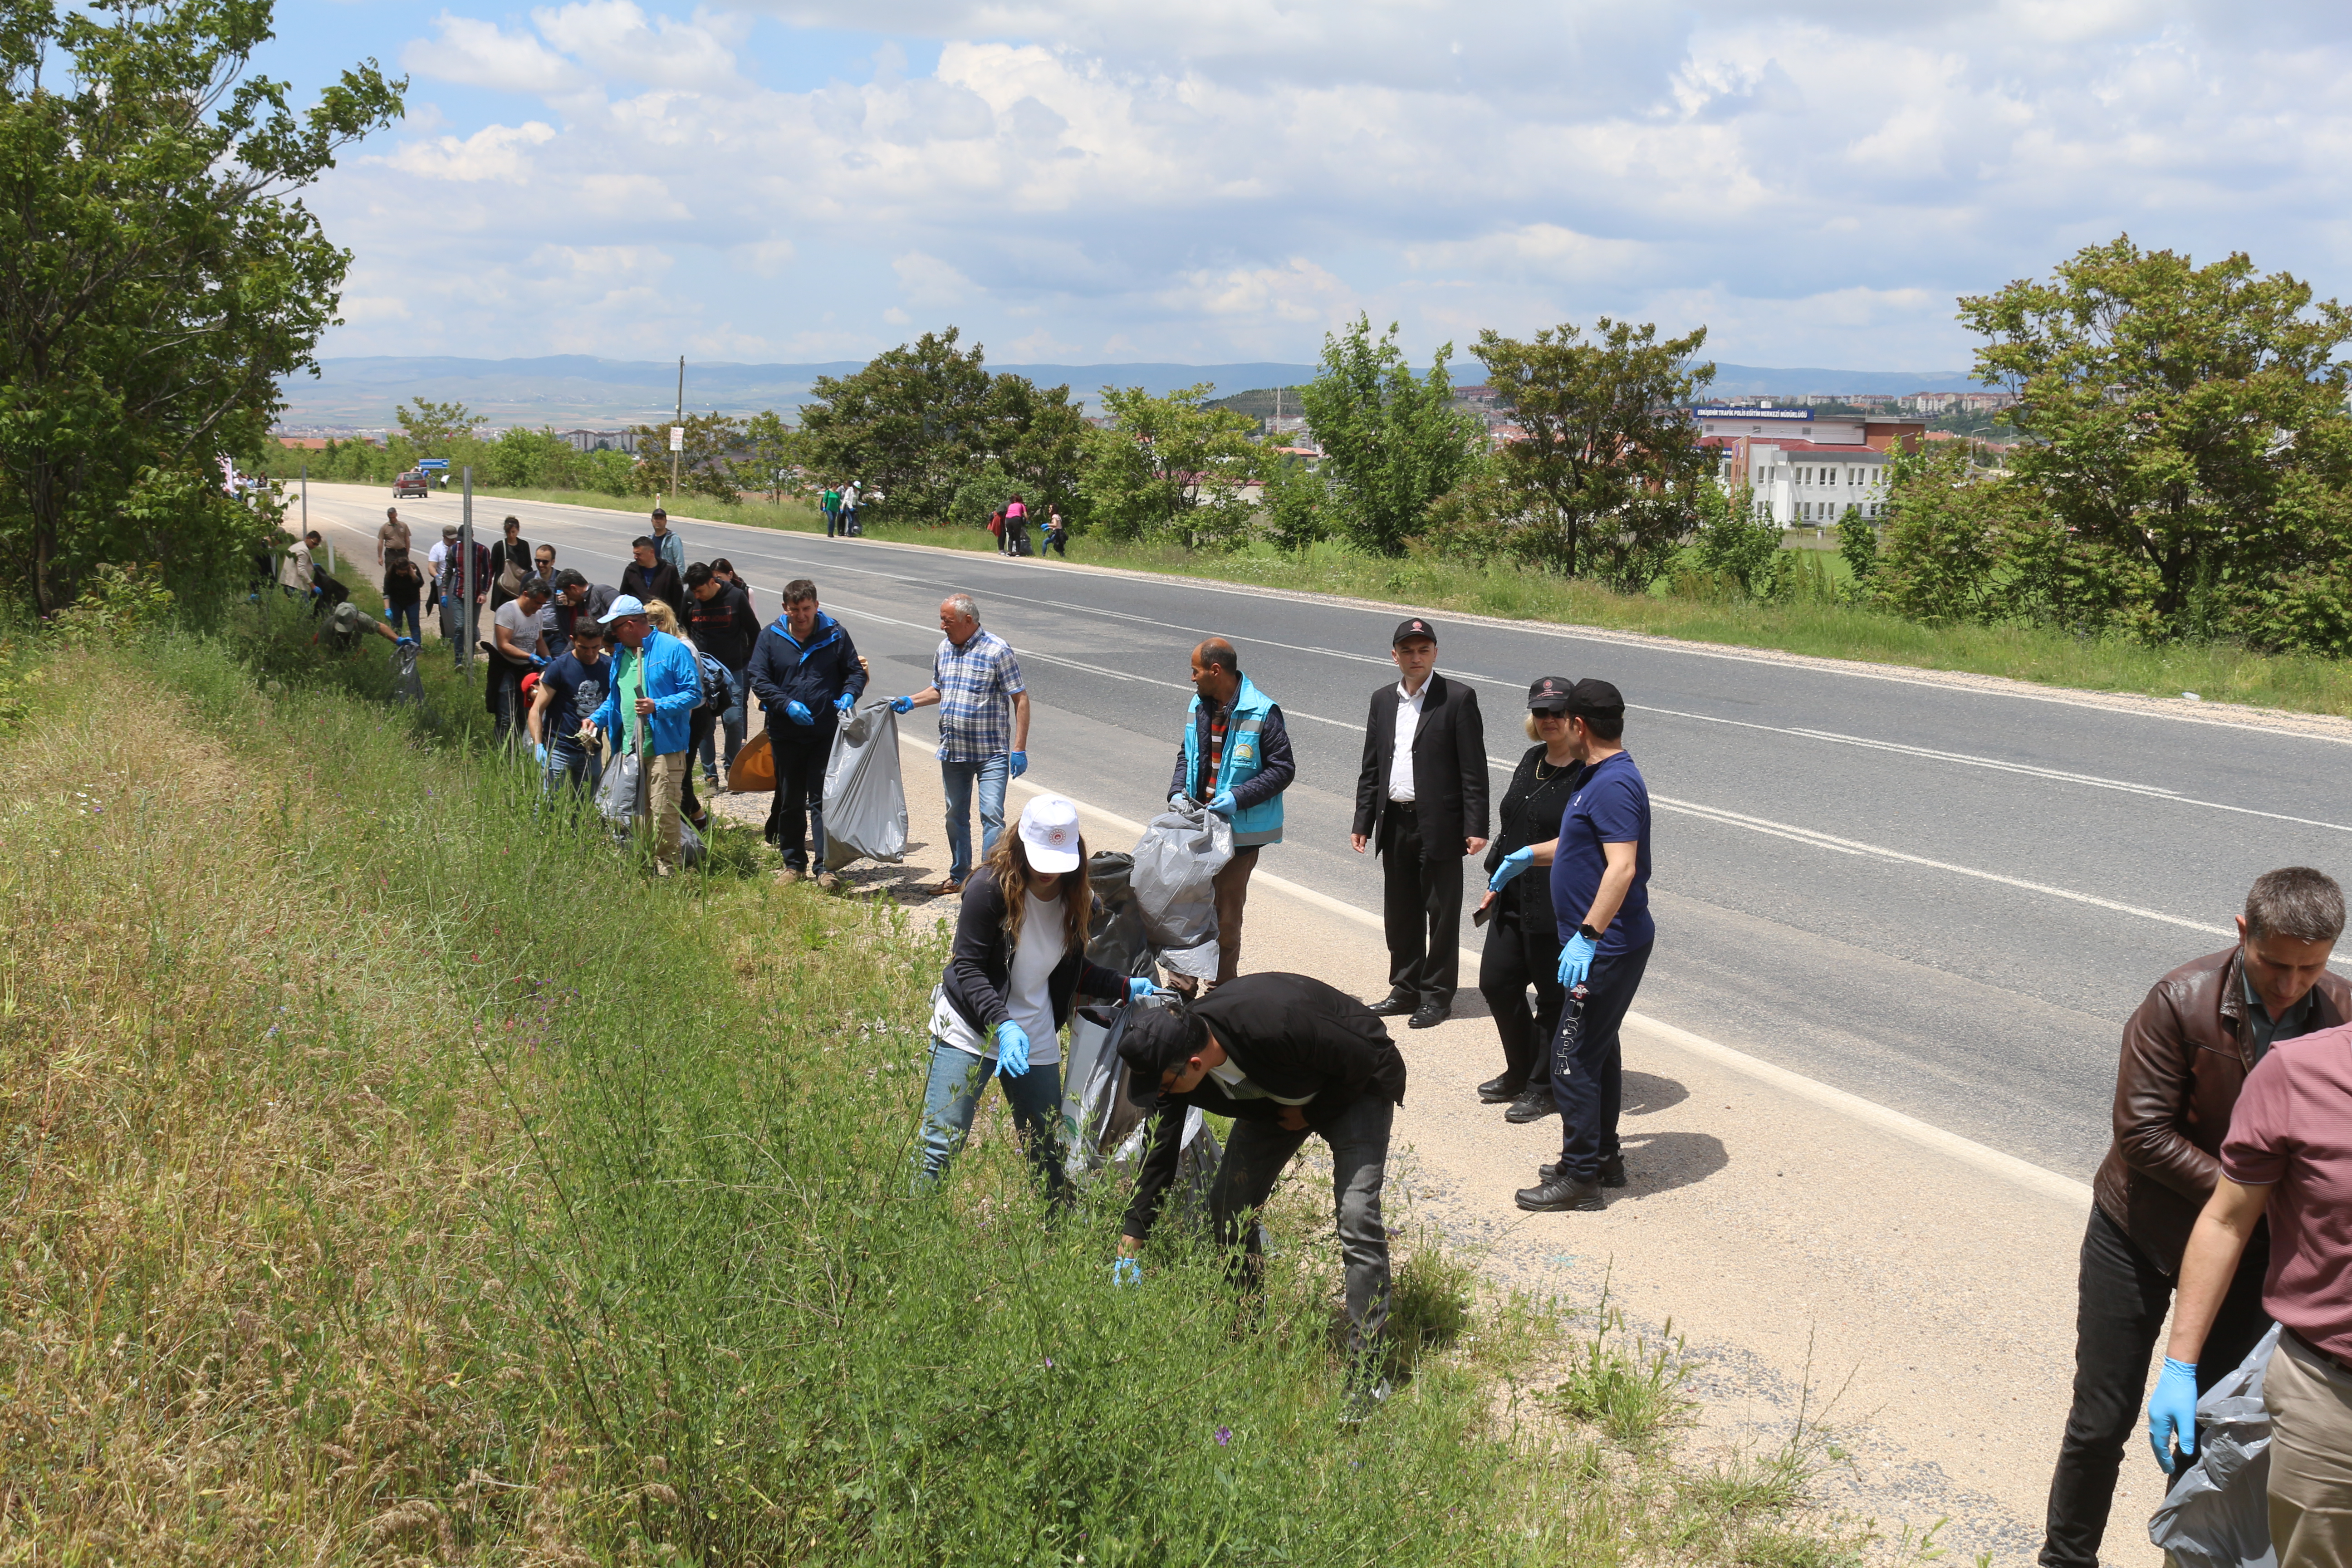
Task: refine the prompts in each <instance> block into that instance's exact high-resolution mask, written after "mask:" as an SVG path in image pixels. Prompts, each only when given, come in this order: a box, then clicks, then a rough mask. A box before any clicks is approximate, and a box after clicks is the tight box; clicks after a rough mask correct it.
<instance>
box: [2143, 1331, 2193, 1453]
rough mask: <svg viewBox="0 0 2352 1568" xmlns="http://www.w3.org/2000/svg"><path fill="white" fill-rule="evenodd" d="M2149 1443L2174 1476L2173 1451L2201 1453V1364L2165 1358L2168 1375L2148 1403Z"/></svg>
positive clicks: (2160, 1381)
mask: <svg viewBox="0 0 2352 1568" xmlns="http://www.w3.org/2000/svg"><path fill="white" fill-rule="evenodd" d="M2147 1442H2148V1447H2152V1448H2154V1449H2155V1450H2156V1462H2157V1463H2158V1464H2159V1465H2161V1466H2163V1467H2164V1472H2165V1474H2167V1475H2170V1474H2171V1473H2172V1455H2171V1452H2170V1450H2171V1449H2173V1448H2175V1447H2177V1448H2179V1450H2180V1451H2181V1452H2182V1453H2183V1454H2193V1453H2195V1452H2196V1451H2197V1363H2195V1362H2193V1361H2175V1360H2173V1359H2172V1358H2171V1357H2170V1356H2166V1357H2165V1358H2164V1375H2163V1376H2161V1377H2159V1378H2158V1379H2157V1380H2156V1394H2154V1396H2153V1397H2151V1398H2150V1399H2149V1400H2148V1402H2147Z"/></svg>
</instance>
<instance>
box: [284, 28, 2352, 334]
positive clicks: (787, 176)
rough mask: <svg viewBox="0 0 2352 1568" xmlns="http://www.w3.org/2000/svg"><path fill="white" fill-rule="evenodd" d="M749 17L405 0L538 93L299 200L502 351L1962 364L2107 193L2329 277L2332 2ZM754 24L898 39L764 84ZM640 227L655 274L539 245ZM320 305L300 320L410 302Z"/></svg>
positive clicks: (599, 250)
mask: <svg viewBox="0 0 2352 1568" xmlns="http://www.w3.org/2000/svg"><path fill="white" fill-rule="evenodd" d="M746 4H747V6H748V8H747V9H741V10H734V11H719V10H715V9H697V10H694V11H692V12H691V13H690V14H685V13H683V12H682V9H681V5H682V0H671V3H670V4H669V5H668V8H667V9H666V8H665V5H664V0H573V3H570V4H560V5H541V6H540V7H539V8H538V9H535V10H532V11H530V14H529V22H528V25H527V26H525V25H522V24H519V23H517V22H515V21H513V20H511V19H510V20H509V21H508V22H506V23H505V24H504V25H503V26H502V25H500V24H499V23H497V22H493V21H490V20H486V19H480V18H476V17H470V16H463V15H459V14H457V13H456V12H455V11H452V12H445V13H443V14H442V16H440V17H439V19H438V20H437V22H436V24H435V31H436V37H435V38H434V40H433V41H432V42H430V43H425V42H419V43H416V44H413V45H411V46H410V47H408V49H407V50H405V51H404V52H403V55H402V58H404V61H406V63H407V64H408V65H409V67H410V68H411V69H412V70H415V71H416V72H418V73H419V74H421V75H432V76H436V77H438V78H440V79H446V80H449V81H452V82H457V83H460V84H465V85H470V86H476V87H487V88H491V89H497V90H499V91H502V92H507V93H514V94H523V95H528V96H535V97H537V98H538V99H540V100H543V101H545V102H546V103H547V104H549V105H550V111H549V112H548V114H547V115H546V116H545V117H544V118H543V119H532V120H530V121H527V122H526V123H524V124H522V125H520V126H510V125H508V124H494V123H488V115H487V114H484V113H482V112H481V111H479V110H473V111H470V117H461V118H460V119H459V120H458V121H457V122H454V123H452V124H451V125H450V126H449V127H448V128H447V130H448V132H449V133H446V134H441V135H438V136H436V137H426V138H421V139H417V140H413V141H411V142H407V143H405V144H404V145H401V146H400V147H398V148H397V149H396V150H395V151H394V152H393V153H390V154H388V155H386V156H383V157H381V158H376V159H368V160H359V161H354V162H352V163H349V164H347V165H346V167H345V168H344V169H342V170H341V171H338V173H337V174H335V175H334V177H333V178H332V180H331V182H330V183H329V185H328V187H327V189H326V190H325V191H323V192H322V193H321V195H320V200H321V203H322V204H323V205H326V206H328V207H330V208H331V209H332V216H333V218H334V221H335V223H336V225H337V227H336V230H335V232H336V234H337V237H338V238H339V240H341V242H342V243H345V244H351V245H354V246H355V247H360V248H361V250H362V256H363V257H367V258H369V260H370V265H371V267H372V268H373V270H372V271H371V272H370V274H369V286H368V289H367V291H366V292H367V295H368V297H369V298H370V299H371V300H378V299H396V298H407V299H409V300H411V301H412V304H413V306H414V314H415V321H425V322H432V323H436V330H443V329H446V331H449V332H450V333H451V334H452V337H453V340H454V341H461V342H472V343H474V344H475V345H477V347H476V349H475V352H481V353H531V352H539V351H540V350H541V349H543V348H544V347H545V346H546V345H547V344H548V343H550V342H554V341H556V340H557V339H558V338H562V339H563V340H564V341H566V342H580V341H583V334H584V333H593V332H596V331H609V332H611V333H613V334H615V335H614V339H613V341H612V342H608V343H607V344H606V345H605V346H604V347H602V348H600V349H598V350H597V352H601V353H617V352H621V350H622V348H623V347H624V346H625V342H635V341H636V340H637V339H640V338H642V339H644V340H645V341H646V342H652V341H654V340H656V339H660V338H663V337H664V335H665V334H667V338H668V341H672V342H683V341H686V340H688V338H690V337H691V336H692V334H695V333H702V334H706V335H714V334H715V336H711V337H710V341H714V342H716V341H722V340H723V341H726V342H735V343H737V344H739V345H744V344H752V343H767V344H772V345H776V349H775V352H778V353H784V352H786V347H785V345H790V344H793V343H796V342H806V343H814V342H820V341H821V342H824V343H827V344H829V345H832V347H831V350H830V352H833V353H854V352H863V351H864V350H869V349H872V348H876V347H880V346H884V344H885V343H887V342H889V341H894V340H893V339H892V338H890V337H889V336H888V335H887V334H888V333H889V332H893V331H897V330H898V329H900V328H914V327H924V326H933V325H943V324H945V323H946V322H947V321H956V322H958V323H959V324H961V326H963V327H964V329H965V331H966V335H967V337H968V338H975V339H982V340H984V341H986V342H989V343H990V344H991V345H992V348H993V347H994V346H995V345H997V344H999V343H1013V342H1020V343H1023V344H1030V343H1034V344H1041V345H1042V344H1046V343H1055V344H1101V345H1110V346H1105V347H1100V348H1097V349H1094V350H1092V351H1087V352H1092V353H1098V354H1122V355H1123V354H1133V355H1139V356H1148V357H1166V358H1173V359H1187V358H1225V357H1234V358H1242V357H1246V358H1252V359H1256V358H1282V359H1292V360H1305V359H1307V358H1311V357H1312V355H1313V353H1314V352H1315V350H1316V348H1317V346H1318V344H1319V342H1320V338H1321V334H1322V332H1323V331H1325V330H1327V329H1328V327H1329V326H1330V325H1332V324H1333V323H1335V322H1337V321H1344V320H1349V319H1352V317H1353V315H1354V313H1355V312H1356V311H1357V310H1369V311H1370V313H1371V314H1372V316H1373V318H1374V320H1375V321H1377V322H1385V321H1388V320H1391V319H1394V320H1398V321H1402V322H1403V323H1404V327H1405V336H1406V338H1407V340H1408V342H1412V343H1415V344H1416V345H1418V346H1417V347H1416V351H1415V353H1416V357H1417V358H1418V357H1420V355H1421V354H1422V353H1425V351H1426V349H1427V348H1428V347H1430V346H1433V345H1434V344H1435V343H1436V342H1438V341H1440V340H1442V339H1445V338H1451V339H1453V340H1454V342H1456V343H1457V344H1462V343H1465V342H1467V341H1468V339H1469V338H1470V337H1471V336H1472V335H1473V334H1474V333H1475V331H1476V329H1477V328H1478V327H1480V326H1493V327H1495V328H1497V329H1498V330H1501V331H1507V332H1515V333H1517V332H1524V331H1532V330H1533V329H1534V328H1535V327H1537V326H1540V325H1548V324H1552V323H1556V322H1559V321H1588V322H1589V321H1591V319H1592V318H1593V317H1594V316H1596V315H1599V314H1601V313H1604V312H1606V313H1610V314H1613V315H1617V316H1620V317H1631V318H1633V319H1635V320H1655V321H1658V322H1659V324H1660V326H1661V327H1662V329H1664V330H1667V331H1684V330H1686V329H1687V328H1688V327H1690V326H1692V325H1696V324H1697V323H1699V322H1700V321H1705V322H1706V323H1708V324H1709V325H1710V327H1711V329H1712V331H1711V336H1710V342H1709V349H1710V352H1712V353H1717V354H1719V355H1721V356H1723V357H1724V358H1727V359H1730V360H1733V361H1735V362H1742V363H1831V364H1839V363H1843V364H1851V365H1855V366H1873V365H1882V364H1884V365H1890V366H1895V365H1899V366H1906V367H1909V368H1923V369H1924V368H1937V367H1941V368H1951V369H1958V368H1962V367H1963V366H1964V365H1965V363H1966V360H1967V356H1968V351H1969V342H1968V341H1967V339H1966V337H1965V335H1964V334H1963V333H1962V332H1961V331H1960V330H1959V329H1958V327H1957V326H1956V325H1955V324H1954V322H1953V321H1952V319H1951V318H1952V310H1953V305H1952V300H1953V298H1954V296H1955V295H1957V294H1961V293H1968V292H1976V291H1979V290H1982V289H1988V288H1992V287H1997V286H1998V285H1999V284H2000V283H2001V282H2004V281H2006V280H2007V279H2011V278H2014V277H2020V276H2025V275H2029V274H2033V273H2039V272H2042V271H2045V270H2046V269H2047V268H2049V266H2050V265H2051V264H2052V263H2053V262H2054V261H2056V260H2058V259H2060V258H2063V256H2064V255H2066V254H2067V253H2069V252H2070V251H2071V250H2073V249H2074V247H2077V246H2080V245H2082V244H2085V243H2090V242H2094V241H2097V240H2101V239H2105V238H2108V237H2112V236H2113V235H2114V234H2115V233H2116V232H2117V231H2118V230H2120V229H2124V228H2129V229H2130V230H2131V231H2132V232H2133V234H2134V236H2135V237H2137V238H2139V239H2140V240H2142V241H2143V242H2144V243H2150V244H2158V245H2169V246H2173V247H2179V248H2184V249H2189V250H2190V251H2192V252H2194V253H2196V254H2199V255H2200V256H2202V255H2211V254H2217V253H2221V252H2224V251H2227V250H2230V249H2237V248H2242V249H2246V250H2248V251H2250V252H2251V253H2252V255H2253V256H2254V258H2255V260H2256V261H2257V263H2258V264H2260V265H2262V266H2263V267H2265V268H2287V269H2291V270H2294V271H2295V272H2297V273H2298V274H2299V275H2302V276H2305V277H2306V278H2308V279H2311V280H2312V281H2314V283H2315V285H2316V286H2317V287H2318V288H2319V289H2320V290H2321V291H2322V293H2323V294H2330V293H2332V294H2343V295H2352V227H2347V226H2346V225H2344V224H2343V223H2342V221H2341V220H2340V219H2339V218H2338V217H2337V216H2336V214H2338V213H2340V211H2341V210H2342V209H2343V208H2344V206H2345V205H2346V202H2347V197H2352V106H2342V105H2341V104H2340V99H2341V94H2340V90H2339V89H2340V83H2341V81H2342V80H2343V79H2345V77H2346V76H2347V74H2352V14H2347V13H2345V12H2343V11H2341V10H2340V8H2334V7H2323V6H2319V5H2312V4H2308V3H2306V0H2279V4H2277V5H2273V6H2270V7H2264V8H2260V9H2248V8H2244V7H2233V8H2227V9H2225V8H2223V7H2222V6H2221V5H2218V4H2215V3H2213V0H1954V3H1953V4H1952V5H1947V6H1945V7H1941V8H1937V9H1934V10H1916V9H1915V10H1908V11H1906V10H1900V9H1885V8H1882V9H1879V10H1874V11H1866V12H1865V11H1853V10H1847V11H1835V10H1831V9H1826V8H1823V7H1821V6H1819V5H1810V4H1794V3H1790V0H1779V3H1776V0H1759V3H1758V4H1756V5H1751V6H1749V7H1747V8H1745V9H1741V10H1737V11H1731V12H1719V11H1710V12H1700V13H1687V12H1683V11H1675V10H1673V9H1671V8H1667V7H1628V6H1624V5H1621V4H1615V3H1613V0H1612V3H1605V4H1604V3H1603V0H1541V3H1538V0H1494V3H1493V4H1490V5H1485V6H1481V7H1477V8H1473V7H1471V6H1469V5H1466V4H1465V3H1462V0H1454V3H1450V4H1445V5H1433V4H1429V3H1427V0H1353V3H1351V4H1349V5H1341V4H1339V0H1296V3H1294V4H1289V5H1284V6H1280V7H1274V6H1268V5H1264V4H1263V3H1262V0H1189V3H1188V4H1186V5H1182V6H1181V7H1179V6H1175V5H1164V4H1154V3H1148V0H1146V3H1138V0H865V3H863V4H860V5H856V6H851V5H847V4H846V3H845V0H746ZM755 13H756V14H761V15H764V16H767V17H769V18H771V20H769V21H766V22H762V23H759V24H758V25H756V26H755V25H754V24H753V22H751V20H749V19H748V18H749V17H750V16H752V15H753V14H755ZM777 18H780V19H781V20H782V22H783V23H784V24H787V25H788V27H786V28H779V27H778V26H777V23H776V21H775V20H774V19H777ZM790 26H832V27H838V28H842V29H845V30H849V31H853V32H856V33H858V34H861V35H864V36H866V37H872V36H875V35H877V34H879V35H882V36H884V37H898V38H903V39H907V40H909V43H908V46H907V47H906V48H901V47H898V45H893V44H885V45H883V46H882V47H880V48H879V49H878V50H877V52H876V53H875V58H874V64H873V68H872V69H871V70H870V72H869V71H864V70H859V71H852V72H848V73H846V75H848V76H849V77H852V78H862V79H834V80H831V81H829V82H827V83H825V84H824V85H823V86H816V87H811V88H808V89H805V90H799V89H796V90H782V89H776V88H774V87H771V86H763V85H761V82H762V80H763V79H766V78H767V77H769V76H770V75H772V65H771V63H770V61H771V57H772V55H773V54H774V46H776V45H777V44H778V42H779V40H780V39H781V41H782V47H784V48H785V49H786V50H787V51H789V50H791V49H793V48H795V47H798V42H797V38H798V36H797V35H794V34H793V33H791V32H790V31H789V27H790ZM921 39H929V40H931V41H933V42H934V43H936V45H937V46H938V48H937V62H938V63H937V65H936V66H935V67H934V68H931V69H929V70H928V71H924V70H917V69H910V68H908V63H907V60H908V50H911V49H914V48H916V47H918V45H917V44H916V43H914V42H913V40H921ZM763 50H765V51H766V53H763ZM842 74H844V73H839V72H835V76H836V78H838V77H840V76H841V75H842ZM442 111H443V112H445V113H454V112H456V111H455V110H451V108H450V106H449V105H448V104H447V103H446V102H445V103H444V104H443V105H442ZM517 118H518V116H517V114H516V113H515V112H514V111H513V110H512V109H509V110H506V111H505V113H504V119H505V120H506V121H513V120H515V119H517ZM436 129H437V128H436ZM542 132H544V134H541V133H542ZM420 202H429V203H430V204H431V205H432V210H433V211H434V214H435V222H434V224H433V225H432V226H431V227H430V229H429V230H426V231H423V232H420V231H418V230H417V228H416V227H415V225H414V224H413V222H410V221H407V215H413V214H414V212H415V211H416V210H418V205H419V203H420ZM649 233H651V234H657V236H658V238H659V242H660V245H661V247H662V248H663V253H664V254H665V255H666V256H668V257H670V258H672V259H673V263H674V266H675V268H676V271H675V273H674V274H673V275H672V277H671V280H670V281H669V282H668V283H667V284H665V285H663V286H661V287H660V288H658V289H656V288H654V285H652V284H651V283H649V282H648V281H646V279H635V280H634V281H627V282H625V283H619V285H618V286H619V289H620V291H619V292H614V291H611V290H608V291H606V292H604V293H599V294H596V295H594V296H593V297H588V296H586V295H583V292H582V290H583V289H584V288H585V287H586V285H585V284H583V282H582V281H581V279H579V278H578V277H577V276H576V275H574V274H572V273H571V272H569V271H566V270H563V269H562V268H560V267H559V268H558V270H557V271H556V272H554V273H553V274H551V275H550V276H546V277H539V278H535V277H534V276H533V275H532V274H531V271H530V268H532V267H533V266H541V267H556V266H557V263H556V261H555V260H554V259H553V258H562V257H567V256H571V255H574V254H581V255H597V256H611V255H615V254H619V253H620V252H621V251H623V250H625V249H626V248H627V247H631V246H634V245H641V244H642V243H643V242H644V241H645V240H646V237H647V236H648V234H649ZM373 245H381V247H383V252H382V254H381V255H375V254H373V252H372V251H371V250H370V248H369V247H371V246H373ZM532 258H536V259H535V260H534V259H532ZM787 273H789V276H790V279H791V287H789V288H771V287H767V286H765V284H764V283H761V284H754V283H753V282H752V281H751V279H762V280H766V279H781V278H783V277H785V276H786V275H787ZM449 278H473V279H481V280H482V281H483V288H482V289H479V290H476V291H474V292H473V293H458V294H449V293H447V291H446V290H445V289H444V288H443V285H442V284H441V282H440V281H438V280H439V279H449ZM617 281H618V280H616V282H617ZM630 289H635V290H639V292H635V293H630V292H627V290H630ZM646 289H652V292H650V293H647V292H644V290H646ZM445 296H446V297H445ZM493 296H495V301H496V302H495V306H493V304H492V303H491V300H492V298H493ZM374 309H375V308H374V307H373V306H371V307H370V310H374ZM835 312H837V313H838V316H839V320H840V321H844V322H851V321H855V322H863V323H868V324H873V323H878V324H879V332H878V334H877V335H876V336H872V337H867V338H861V337H859V336H858V335H857V333H856V331H853V330H852V329H849V328H846V327H842V326H837V325H835V324H834V323H833V322H832V321H830V320H829V319H828V318H829V317H830V316H831V315H833V314H834V313H835ZM415 330H416V328H415V323H413V322H412V323H408V324H406V325H405V326H404V330H403V332H402V333H400V334H395V333H394V332H393V331H392V327H391V325H390V322H389V320H388V318H386V317H384V316H383V315H381V314H377V315H375V316H373V319H372V320H370V319H363V318H362V316H359V315H353V316H352V325H351V326H349V327H346V328H344V329H341V331H340V333H339V336H338V338H337V339H336V340H332V341H331V342H330V344H329V345H328V352H361V351H362V348H385V349H386V350H387V352H396V351H392V350H390V348H389V345H390V344H391V343H392V342H394V341H395V338H397V340H398V341H402V342H405V341H410V340H411V339H413V336H414V333H415ZM375 332H382V333H383V334H384V335H383V336H382V337H380V338H379V337H375V336H372V335H371V334H372V333H375ZM467 333H470V334H471V335H470V336H467V335H466V334H467ZM345 344H347V345H351V346H349V347H339V345H345ZM845 344H854V345H856V346H855V347H845V346H844V345H845ZM663 352H675V350H674V349H669V350H665V351H663ZM1025 352H1027V351H1026V350H1025V349H1024V353H1025ZM1039 352H1041V353H1042V352H1043V351H1042V350H1040V351H1039ZM1055 352H1056V353H1059V352H1061V351H1060V350H1058V349H1057V350H1055ZM1069 352H1071V353H1078V352H1081V351H1080V350H1078V349H1076V348H1072V349H1071V350H1070V351H1069Z"/></svg>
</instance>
